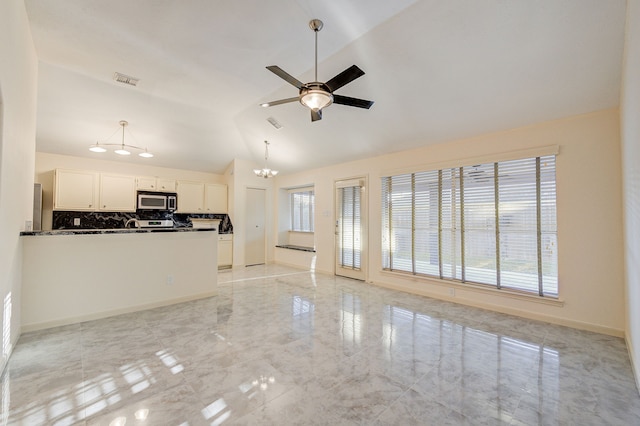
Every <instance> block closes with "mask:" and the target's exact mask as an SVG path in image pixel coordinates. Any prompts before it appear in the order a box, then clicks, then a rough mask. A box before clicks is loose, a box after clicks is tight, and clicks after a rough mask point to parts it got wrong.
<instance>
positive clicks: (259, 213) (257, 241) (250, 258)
mask: <svg viewBox="0 0 640 426" xmlns="http://www.w3.org/2000/svg"><path fill="white" fill-rule="evenodd" d="M265 211H266V191H265V190H264V189H259V188H247V213H246V219H245V220H246V223H245V225H246V226H245V229H246V231H245V232H246V233H245V251H244V256H245V262H244V264H245V265H246V266H251V265H261V264H263V263H265V262H266V245H267V244H266V234H265V222H266V219H265Z"/></svg>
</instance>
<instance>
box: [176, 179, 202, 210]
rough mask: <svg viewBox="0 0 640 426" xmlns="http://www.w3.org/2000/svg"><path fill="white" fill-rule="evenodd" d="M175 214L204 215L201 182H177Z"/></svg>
mask: <svg viewBox="0 0 640 426" xmlns="http://www.w3.org/2000/svg"><path fill="white" fill-rule="evenodd" d="M177 213H205V211H204V183H203V182H192V181H185V180H180V181H178V210H177Z"/></svg>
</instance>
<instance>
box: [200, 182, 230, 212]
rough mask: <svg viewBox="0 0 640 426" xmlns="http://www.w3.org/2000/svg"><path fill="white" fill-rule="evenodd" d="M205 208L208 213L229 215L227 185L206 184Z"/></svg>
mask: <svg viewBox="0 0 640 426" xmlns="http://www.w3.org/2000/svg"><path fill="white" fill-rule="evenodd" d="M204 207H205V212H206V213H227V185H222V184H219V183H208V184H206V186H205V205H204Z"/></svg>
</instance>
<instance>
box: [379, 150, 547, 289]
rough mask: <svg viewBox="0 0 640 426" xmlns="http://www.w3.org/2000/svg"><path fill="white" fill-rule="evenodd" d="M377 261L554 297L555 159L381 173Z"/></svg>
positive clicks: (391, 268)
mask: <svg viewBox="0 0 640 426" xmlns="http://www.w3.org/2000/svg"><path fill="white" fill-rule="evenodd" d="M382 209H383V229H382V232H383V239H382V244H383V247H382V265H383V268H384V269H386V270H389V271H399V272H408V273H411V274H414V275H424V276H432V277H437V278H440V279H449V280H455V281H460V282H470V283H478V284H487V285H491V286H493V287H496V288H498V289H503V288H504V289H512V290H519V291H525V292H533V293H537V294H539V295H540V296H552V297H557V295H558V267H557V231H556V183H555V156H554V155H548V156H543V157H535V158H525V159H520V160H511V161H501V162H496V163H486V164H477V165H473V166H464V167H456V168H450V169H443V170H432V171H424V172H417V173H409V174H403V175H397V176H388V177H383V178H382Z"/></svg>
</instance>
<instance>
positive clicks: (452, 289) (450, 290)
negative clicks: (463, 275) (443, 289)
mask: <svg viewBox="0 0 640 426" xmlns="http://www.w3.org/2000/svg"><path fill="white" fill-rule="evenodd" d="M449 296H451V297H456V289H455V288H450V289H449Z"/></svg>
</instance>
